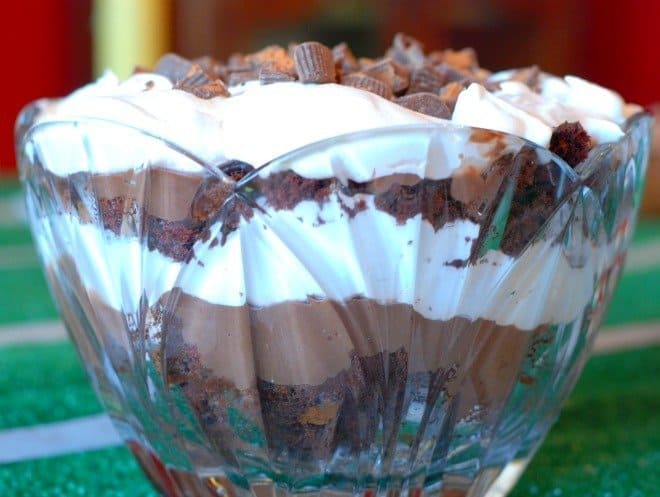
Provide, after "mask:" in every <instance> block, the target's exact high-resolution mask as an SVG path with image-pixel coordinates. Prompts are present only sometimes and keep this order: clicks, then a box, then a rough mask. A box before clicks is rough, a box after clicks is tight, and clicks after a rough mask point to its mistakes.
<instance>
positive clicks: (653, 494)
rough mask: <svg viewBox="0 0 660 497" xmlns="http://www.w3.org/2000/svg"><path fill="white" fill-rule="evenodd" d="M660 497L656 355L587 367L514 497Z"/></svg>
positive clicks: (659, 361) (601, 360) (648, 352)
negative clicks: (659, 496)
mask: <svg viewBox="0 0 660 497" xmlns="http://www.w3.org/2000/svg"><path fill="white" fill-rule="evenodd" d="M658 495H660V348H658V347H655V348H650V349H644V350H638V351H632V352H625V353H619V354H614V355H610V356H604V357H595V358H592V359H591V360H590V362H589V363H588V365H587V367H586V368H585V371H584V373H583V375H582V377H581V378H580V381H579V383H578V385H577V387H576V389H575V391H574V392H573V394H572V395H571V397H570V399H569V400H568V402H567V403H566V405H565V406H564V409H563V410H562V414H561V416H560V418H559V421H558V422H557V424H556V425H555V427H554V428H553V429H552V431H551V433H550V435H549V437H548V438H547V440H546V441H545V443H544V444H543V446H542V447H541V450H540V451H539V452H538V454H537V455H536V457H535V458H534V460H533V461H532V463H531V465H530V466H529V468H528V469H527V471H526V472H525V474H524V475H523V477H522V479H521V481H520V482H519V484H518V486H517V487H516V489H515V491H514V492H513V493H512V494H511V497H527V496H538V497H556V496H566V497H573V496H576V497H578V496H579V497H657V496H658Z"/></svg>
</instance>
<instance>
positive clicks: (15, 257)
mask: <svg viewBox="0 0 660 497" xmlns="http://www.w3.org/2000/svg"><path fill="white" fill-rule="evenodd" d="M37 267H39V258H38V257H37V252H36V251H35V248H34V245H32V244H31V243H25V244H22V245H4V246H2V245H0V270H1V269H31V268H37Z"/></svg>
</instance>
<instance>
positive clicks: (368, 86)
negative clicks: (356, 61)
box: [341, 72, 392, 99]
mask: <svg viewBox="0 0 660 497" xmlns="http://www.w3.org/2000/svg"><path fill="white" fill-rule="evenodd" d="M341 83H342V84H343V85H346V86H352V87H353V88H359V89H360V90H366V91H370V92H371V93H375V94H376V95H379V96H381V97H383V98H387V99H390V98H392V88H391V87H389V86H388V85H386V84H385V83H383V82H382V81H380V80H378V79H376V78H372V77H371V76H367V75H366V74H364V73H361V72H354V73H352V74H349V75H347V76H344V77H343V78H342V79H341Z"/></svg>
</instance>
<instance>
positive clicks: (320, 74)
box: [293, 41, 336, 83]
mask: <svg viewBox="0 0 660 497" xmlns="http://www.w3.org/2000/svg"><path fill="white" fill-rule="evenodd" d="M293 60H294V63H295V66H296V71H297V73H298V78H299V79H300V81H301V82H303V83H334V82H335V80H336V76H335V75H336V71H335V61H334V59H333V58H332V51H331V50H330V49H329V48H328V47H326V46H325V45H323V44H322V43H318V42H316V41H307V42H305V43H301V44H300V45H298V46H297V47H296V48H295V51H294V54H293Z"/></svg>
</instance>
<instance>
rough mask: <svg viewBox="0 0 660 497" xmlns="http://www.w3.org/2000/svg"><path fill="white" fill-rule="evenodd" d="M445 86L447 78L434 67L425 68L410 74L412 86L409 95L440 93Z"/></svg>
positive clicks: (409, 88)
mask: <svg viewBox="0 0 660 497" xmlns="http://www.w3.org/2000/svg"><path fill="white" fill-rule="evenodd" d="M444 85H445V78H444V77H443V75H442V74H441V73H440V72H439V71H438V70H437V69H435V68H434V67H431V66H423V67H419V68H417V69H413V71H412V72H411V73H410V86H409V87H408V91H407V93H408V94H410V93H420V92H429V93H436V94H437V93H438V92H439V91H440V89H441V88H442V87H443V86H444Z"/></svg>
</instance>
